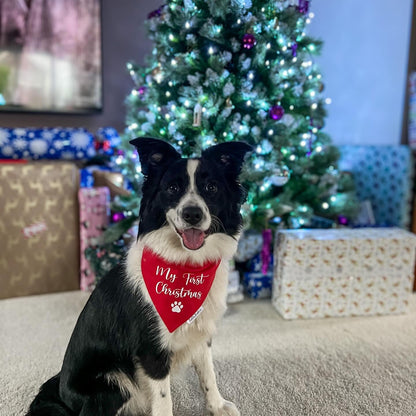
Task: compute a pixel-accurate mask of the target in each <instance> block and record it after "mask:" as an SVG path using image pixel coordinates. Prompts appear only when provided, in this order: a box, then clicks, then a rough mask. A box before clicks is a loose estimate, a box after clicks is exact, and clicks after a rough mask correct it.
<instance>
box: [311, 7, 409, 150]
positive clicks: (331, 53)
mask: <svg viewBox="0 0 416 416" xmlns="http://www.w3.org/2000/svg"><path fill="white" fill-rule="evenodd" d="M411 9H412V0H399V1H391V0H370V1H363V0H342V1H340V0H312V2H311V11H312V12H314V13H315V19H314V20H313V22H312V24H311V27H310V32H309V33H310V34H311V35H314V36H316V37H319V38H321V39H322V40H324V42H325V43H324V48H323V53H322V56H321V57H320V58H319V60H318V62H319V63H320V66H321V69H322V73H323V80H324V83H325V86H326V88H325V92H326V93H327V96H328V97H331V98H332V104H331V105H330V106H329V107H328V111H329V116H328V120H327V126H326V131H327V132H328V133H329V134H330V135H331V136H332V139H333V141H334V142H335V143H337V144H363V143H364V144H380V145H388V144H399V143H400V140H401V129H402V116H403V105H404V93H405V87H406V73H407V60H408V50H409V37H410V27H411V11H412V10H411Z"/></svg>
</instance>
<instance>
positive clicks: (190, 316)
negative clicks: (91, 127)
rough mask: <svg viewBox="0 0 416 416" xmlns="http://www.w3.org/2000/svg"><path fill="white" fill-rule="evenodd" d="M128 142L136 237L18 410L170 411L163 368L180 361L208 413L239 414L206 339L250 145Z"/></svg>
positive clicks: (126, 415)
mask: <svg viewBox="0 0 416 416" xmlns="http://www.w3.org/2000/svg"><path fill="white" fill-rule="evenodd" d="M131 143H132V144H133V145H134V146H136V148H137V151H138V153H139V157H140V162H141V166H142V172H143V174H144V177H145V180H144V183H143V188H142V193H143V196H142V201H141V206H140V218H139V232H138V238H137V241H136V242H135V243H134V244H133V245H132V246H131V247H130V249H129V251H128V253H127V256H126V259H125V261H124V262H123V264H120V265H118V266H117V267H115V268H114V269H113V270H112V271H111V272H110V273H109V274H108V275H107V276H106V277H104V278H103V279H102V280H101V281H100V282H99V283H98V285H97V287H96V289H95V290H94V292H93V293H92V294H91V296H90V298H89V300H88V302H87V304H86V305H85V307H84V309H83V311H82V312H81V314H80V316H79V318H78V321H77V323H76V326H75V329H74V331H73V333H72V336H71V339H70V341H69V345H68V348H67V350H66V353H65V358H64V362H63V365H62V369H61V371H60V373H59V374H57V375H56V376H55V377H52V378H51V379H50V380H49V381H47V382H46V383H45V384H43V386H42V387H41V388H40V391H39V393H38V395H37V396H36V397H35V399H34V401H33V402H32V404H31V405H30V409H29V412H28V413H27V416H69V415H73V416H75V415H76V416H115V415H122V416H130V415H131V416H133V415H134V416H137V415H151V416H172V399H171V393H170V374H171V371H172V370H174V369H175V367H177V366H179V365H181V364H184V363H189V364H192V365H193V366H194V367H195V369H196V372H197V374H198V376H199V379H200V384H201V388H202V390H203V392H204V394H205V398H206V407H207V410H208V412H209V414H210V415H213V416H238V415H239V414H240V413H239V411H238V410H237V408H236V406H235V405H234V404H233V403H231V402H229V401H226V400H224V398H223V397H222V396H221V394H220V392H219V391H218V387H217V383H216V379H215V373H214V367H213V363H212V356H211V348H210V347H211V338H212V336H213V333H214V331H215V324H216V322H217V321H218V319H219V318H220V317H221V316H222V315H223V313H224V312H225V309H226V292H227V276H228V262H229V260H230V259H231V258H232V256H233V254H234V252H235V250H236V248H237V240H238V237H239V234H240V231H241V226H242V220H241V216H240V206H241V203H242V202H243V200H244V198H245V192H244V189H243V188H242V186H241V185H240V183H239V182H238V176H239V174H240V171H241V168H242V164H243V162H244V158H245V155H246V154H247V153H248V152H250V151H251V146H249V145H247V144H245V143H241V142H228V143H222V144H218V145H216V146H213V147H210V148H208V149H207V150H205V151H203V152H202V155H201V157H200V158H190V159H185V158H182V157H181V155H180V154H179V153H178V152H177V151H176V150H175V149H174V148H173V147H172V146H171V145H169V144H168V143H166V142H164V141H162V140H158V139H152V138H138V139H134V140H132V141H131Z"/></svg>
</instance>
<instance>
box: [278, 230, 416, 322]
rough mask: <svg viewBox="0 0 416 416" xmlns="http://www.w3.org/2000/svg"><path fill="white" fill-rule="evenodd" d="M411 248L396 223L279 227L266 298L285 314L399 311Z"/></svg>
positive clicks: (414, 245)
mask: <svg viewBox="0 0 416 416" xmlns="http://www.w3.org/2000/svg"><path fill="white" fill-rule="evenodd" d="M415 253H416V236H415V235H414V234H412V233H410V232H407V231H404V230H402V229H399V228H362V229H328V230H318V229H314V230H283V231H279V232H278V233H277V235H276V241H275V246H274V254H275V266H274V277H273V288H272V303H273V305H274V306H275V308H276V309H277V311H278V312H279V313H280V314H281V315H282V316H283V317H284V318H285V319H297V318H322V317H330V316H356V315H382V314H399V313H405V312H406V307H407V305H408V300H409V295H410V293H411V290H412V287H413V279H414V270H415Z"/></svg>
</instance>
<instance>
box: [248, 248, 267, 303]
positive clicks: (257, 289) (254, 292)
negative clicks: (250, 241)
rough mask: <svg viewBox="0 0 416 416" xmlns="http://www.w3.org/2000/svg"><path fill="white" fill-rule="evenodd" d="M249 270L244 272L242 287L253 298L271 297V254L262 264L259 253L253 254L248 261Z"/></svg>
mask: <svg viewBox="0 0 416 416" xmlns="http://www.w3.org/2000/svg"><path fill="white" fill-rule="evenodd" d="M248 268H249V271H248V272H246V273H244V282H243V283H244V288H245V290H246V292H247V294H248V295H249V296H250V297H251V298H253V299H265V298H270V297H271V292H272V281H273V256H270V259H269V263H268V264H267V265H266V267H265V265H264V262H263V258H262V255H261V253H260V254H258V255H257V256H254V257H253V258H252V259H251V260H250V263H249V267H248Z"/></svg>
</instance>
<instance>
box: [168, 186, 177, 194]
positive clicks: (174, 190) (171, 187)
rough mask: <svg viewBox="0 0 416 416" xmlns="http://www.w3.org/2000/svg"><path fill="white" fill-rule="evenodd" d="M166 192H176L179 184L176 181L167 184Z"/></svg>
mask: <svg viewBox="0 0 416 416" xmlns="http://www.w3.org/2000/svg"><path fill="white" fill-rule="evenodd" d="M168 192H169V193H170V194H172V195H173V194H177V193H178V192H179V185H178V184H177V183H172V184H171V185H169V186H168Z"/></svg>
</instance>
